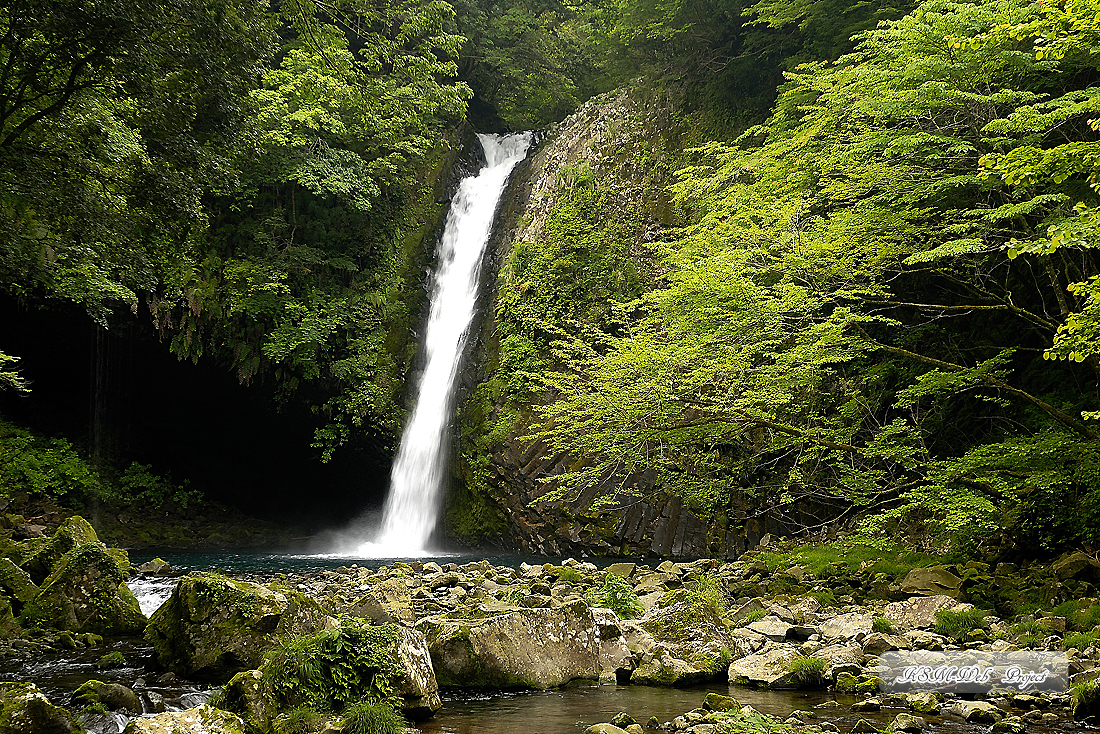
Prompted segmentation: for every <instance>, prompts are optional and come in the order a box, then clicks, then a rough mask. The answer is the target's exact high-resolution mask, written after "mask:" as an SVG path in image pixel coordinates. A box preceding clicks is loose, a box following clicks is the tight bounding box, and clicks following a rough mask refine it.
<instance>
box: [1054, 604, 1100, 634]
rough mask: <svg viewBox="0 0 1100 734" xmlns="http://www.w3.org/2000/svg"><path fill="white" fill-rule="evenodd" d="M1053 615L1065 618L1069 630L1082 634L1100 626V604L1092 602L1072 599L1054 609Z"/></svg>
mask: <svg viewBox="0 0 1100 734" xmlns="http://www.w3.org/2000/svg"><path fill="white" fill-rule="evenodd" d="M1051 613H1052V614H1053V615H1054V616H1056V617H1065V618H1066V624H1068V625H1069V629H1072V630H1078V631H1081V632H1084V631H1088V630H1091V629H1092V628H1093V627H1096V626H1097V625H1100V604H1094V603H1092V601H1091V600H1086V599H1070V600H1068V601H1065V602H1062V603H1061V604H1059V605H1057V606H1055V607H1054V609H1052V610H1051Z"/></svg>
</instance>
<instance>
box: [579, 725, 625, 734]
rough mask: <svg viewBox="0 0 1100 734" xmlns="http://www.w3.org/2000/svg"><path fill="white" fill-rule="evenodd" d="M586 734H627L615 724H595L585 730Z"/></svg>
mask: <svg viewBox="0 0 1100 734" xmlns="http://www.w3.org/2000/svg"><path fill="white" fill-rule="evenodd" d="M584 734H626V730H625V729H620V728H619V727H617V726H615V725H614V724H593V725H592V726H590V727H588V728H587V729H585V730H584Z"/></svg>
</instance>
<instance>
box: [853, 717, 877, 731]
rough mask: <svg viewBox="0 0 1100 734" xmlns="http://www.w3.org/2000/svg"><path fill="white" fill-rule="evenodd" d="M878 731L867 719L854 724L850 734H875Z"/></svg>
mask: <svg viewBox="0 0 1100 734" xmlns="http://www.w3.org/2000/svg"><path fill="white" fill-rule="evenodd" d="M877 733H878V729H876V728H875V725H874V724H872V723H871V722H870V721H867V719H860V720H859V721H857V722H856V725H855V726H853V727H852V734H877Z"/></svg>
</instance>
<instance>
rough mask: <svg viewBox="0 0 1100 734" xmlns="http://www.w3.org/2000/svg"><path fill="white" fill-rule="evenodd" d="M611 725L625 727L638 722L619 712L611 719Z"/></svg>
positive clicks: (623, 712)
mask: <svg viewBox="0 0 1100 734" xmlns="http://www.w3.org/2000/svg"><path fill="white" fill-rule="evenodd" d="M611 723H612V724H614V725H615V726H622V727H626V726H630V725H631V724H637V723H638V722H637V720H636V719H635V718H634V717H633V716H631V715H630V714H628V713H626V712H625V711H620V712H619V713H617V714H615V715H614V716H612V717H611Z"/></svg>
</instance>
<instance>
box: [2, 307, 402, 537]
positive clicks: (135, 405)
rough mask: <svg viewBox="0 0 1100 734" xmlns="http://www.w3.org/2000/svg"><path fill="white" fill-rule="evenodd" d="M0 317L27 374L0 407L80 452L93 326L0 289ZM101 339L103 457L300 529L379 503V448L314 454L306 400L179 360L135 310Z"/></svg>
mask: <svg viewBox="0 0 1100 734" xmlns="http://www.w3.org/2000/svg"><path fill="white" fill-rule="evenodd" d="M0 324H2V327H0V350H3V351H4V352H7V353H8V354H12V355H15V356H18V357H20V358H21V362H20V364H19V368H20V371H21V373H22V374H23V375H24V376H25V377H26V378H27V379H28V380H29V381H30V383H31V393H30V395H27V396H19V395H16V394H15V393H13V392H10V391H5V392H3V393H0V415H2V416H3V417H4V418H6V419H8V420H11V421H14V422H15V423H17V424H20V425H24V426H28V427H30V428H32V429H34V430H35V431H38V432H41V433H43V434H46V435H50V436H62V437H64V438H67V439H69V440H70V441H72V442H73V443H74V444H76V445H77V446H78V447H79V448H80V449H81V451H82V453H84V454H85V455H90V454H92V453H93V452H94V446H95V444H94V438H93V431H92V424H93V422H94V421H95V416H96V405H95V401H94V399H93V396H94V395H95V388H96V382H95V374H96V371H95V365H96V354H97V350H96V339H97V329H96V327H95V325H94V324H93V322H92V321H91V319H90V318H89V317H88V316H87V314H86V313H84V312H83V311H82V310H81V309H80V308H79V307H77V306H74V305H65V304H57V303H55V304H52V308H50V309H39V308H36V307H29V308H28V307H24V306H22V305H20V304H19V303H17V302H16V301H15V300H14V299H11V298H8V297H3V298H0ZM101 346H102V345H101ZM105 346H106V350H107V351H106V363H105V364H106V381H105V384H104V382H103V380H102V377H101V381H100V393H99V394H100V395H101V396H105V399H101V400H100V404H99V421H100V426H101V431H100V436H101V438H100V444H99V445H100V452H101V455H102V456H103V457H104V458H105V459H106V461H107V463H109V464H110V465H112V466H115V467H119V468H122V467H125V466H127V465H128V464H129V463H130V462H131V461H139V462H141V463H143V464H151V465H153V470H154V471H155V472H157V473H160V474H168V475H170V476H171V478H172V480H173V481H175V482H180V481H182V480H184V479H186V480H189V481H190V482H191V486H192V487H197V488H200V489H202V490H203V492H204V494H205V496H206V497H208V498H211V499H214V500H216V501H218V502H221V503H223V504H226V505H230V506H232V507H236V508H239V509H240V510H242V511H243V512H245V513H247V514H249V515H253V516H255V517H260V518H264V519H269V520H276V521H283V522H290V523H293V524H295V525H300V526H305V527H306V528H319V527H323V526H327V525H331V524H335V523H339V522H341V521H342V520H345V519H347V518H349V517H351V516H354V515H356V514H358V513H359V512H360V511H362V510H363V509H367V508H370V507H375V506H379V505H380V504H381V502H382V499H383V497H384V492H385V489H386V486H387V483H388V476H389V462H390V456H389V455H388V454H387V453H386V451H385V449H384V448H383V447H382V446H380V445H369V444H367V443H366V442H363V443H362V444H360V445H353V446H348V447H344V448H343V449H341V450H340V451H338V452H337V453H336V455H335V456H334V457H333V459H332V461H331V462H329V463H327V464H325V463H322V462H321V461H320V458H319V452H318V451H317V450H316V449H313V448H311V446H310V443H311V441H312V438H313V429H314V426H315V425H316V418H315V417H314V416H313V415H312V414H311V413H310V412H309V410H308V409H306V408H305V407H303V406H300V405H285V406H283V407H282V408H281V409H280V408H277V407H275V405H276V401H275V398H274V395H273V391H272V389H271V387H270V386H269V385H266V384H264V383H263V382H262V381H259V382H256V383H254V384H252V385H248V386H245V385H241V384H240V383H239V382H238V381H237V379H236V376H235V375H234V374H232V372H230V371H229V370H228V369H226V368H224V367H221V366H218V365H215V364H213V363H212V362H208V361H202V360H200V362H199V363H198V364H193V363H191V362H190V361H183V362H181V361H180V360H178V359H177V358H176V357H175V356H174V355H172V354H171V353H170V352H169V351H168V345H167V343H166V342H162V341H161V340H160V339H159V338H158V335H157V334H156V332H155V330H154V329H153V327H152V325H151V324H150V323H149V322H148V321H147V320H144V319H142V318H141V317H140V316H139V317H137V318H134V317H130V316H129V314H126V318H122V317H119V318H118V319H117V323H115V324H112V326H111V328H110V330H109V331H108V333H107V338H106V345H105ZM99 363H100V365H101V367H102V366H103V365H104V362H103V358H102V357H100V359H99Z"/></svg>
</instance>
